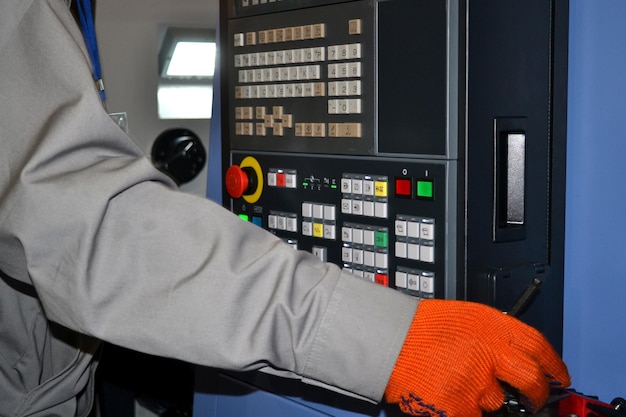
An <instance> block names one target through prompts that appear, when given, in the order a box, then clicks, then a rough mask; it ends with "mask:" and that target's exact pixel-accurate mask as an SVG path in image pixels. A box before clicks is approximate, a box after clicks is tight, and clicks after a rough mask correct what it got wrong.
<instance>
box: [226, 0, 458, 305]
mask: <svg viewBox="0 0 626 417" xmlns="http://www.w3.org/2000/svg"><path fill="white" fill-rule="evenodd" d="M300 3H302V4H298V5H297V6H299V7H296V6H295V5H294V2H287V1H276V2H271V1H242V0H236V1H234V2H230V5H229V10H230V18H231V20H230V21H229V24H228V48H229V49H228V54H227V55H226V56H227V60H228V61H227V63H225V65H226V66H227V68H228V74H230V77H229V78H228V81H227V83H226V86H227V92H226V94H227V95H228V105H227V116H226V118H227V120H228V134H227V137H228V142H229V143H228V147H229V149H230V150H229V152H228V154H227V156H226V157H225V162H226V164H227V165H228V166H229V168H228V169H227V170H226V173H225V190H226V194H225V200H226V201H228V202H229V204H228V205H229V208H230V209H231V210H232V211H234V212H235V213H237V214H238V215H239V216H240V217H241V218H242V219H244V220H246V221H250V222H253V223H255V224H257V225H258V226H260V227H263V228H266V229H268V230H270V231H271V232H273V233H275V234H276V235H277V236H279V237H281V238H282V239H283V240H284V241H285V242H286V243H288V244H290V245H292V246H293V247H294V248H295V249H300V250H306V251H309V252H311V253H313V254H314V255H315V256H317V257H319V258H320V259H321V260H323V261H328V262H334V263H336V264H338V265H340V266H342V267H343V268H345V269H348V270H350V271H352V272H353V273H354V274H357V275H359V276H361V277H363V278H364V279H367V280H370V281H374V282H377V283H379V284H381V285H385V286H389V287H392V288H396V289H398V290H401V291H404V292H407V293H409V294H411V295H414V296H418V297H423V298H432V297H454V296H455V284H454V282H446V280H447V279H450V278H446V277H452V276H455V275H456V271H455V268H456V255H455V252H456V244H457V242H456V237H455V236H456V222H455V221H449V218H453V219H454V218H455V217H456V210H457V207H456V193H457V185H456V178H457V161H456V160H455V158H454V157H455V154H456V148H457V145H456V141H457V139H456V137H454V135H452V137H450V121H451V120H454V117H453V116H454V115H453V114H451V112H450V111H449V108H450V107H452V106H451V105H450V94H451V91H453V90H454V82H455V81H452V83H451V80H450V79H449V78H447V74H448V73H449V71H448V64H449V47H448V46H447V45H448V43H449V42H448V40H447V36H448V33H449V32H448V27H449V23H448V20H449V15H448V10H447V7H446V3H445V2H427V1H416V0H411V1H407V0H404V1H402V0H401V1H394V2H388V3H385V2H383V3H380V4H378V3H376V2H370V1H348V2H332V1H307V2H300ZM303 4H304V5H306V6H308V7H302V6H303ZM416 16H417V17H416ZM408 17H411V18H410V19H409V18H408ZM381 27H384V28H385V30H384V31H383V30H380V28H381ZM394 27H396V30H395V31H394V30H393V29H394ZM400 58H401V59H402V61H401V62H398V59H400ZM391 62H397V64H394V65H389V64H390V63H391ZM452 128H453V131H454V129H455V127H454V126H453V127H452Z"/></svg>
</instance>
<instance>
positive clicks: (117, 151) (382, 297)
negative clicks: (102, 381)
mask: <svg viewBox="0 0 626 417" xmlns="http://www.w3.org/2000/svg"><path fill="white" fill-rule="evenodd" d="M22 4H23V6H22V9H21V11H23V12H24V14H23V16H21V17H20V19H19V20H17V21H18V22H19V23H20V24H19V27H18V28H17V31H16V32H15V34H14V35H13V36H11V38H10V39H8V40H7V39H4V38H3V39H2V42H3V44H2V45H0V48H1V49H0V91H2V97H3V100H2V101H3V104H2V107H1V111H0V117H1V118H2V119H1V120H2V122H1V123H0V132H1V135H2V155H1V156H0V159H1V164H0V165H1V166H3V168H0V169H1V170H3V172H2V174H3V175H2V179H0V181H2V183H0V184H1V186H2V187H1V192H2V200H3V201H2V206H1V207H2V214H1V216H2V218H1V220H0V221H1V224H2V226H1V227H2V231H1V234H0V236H1V237H0V239H2V240H1V241H0V242H1V244H2V248H3V250H6V251H7V252H6V253H8V252H11V253H13V254H14V255H15V256H6V257H4V256H3V257H2V260H1V261H0V262H1V265H0V269H2V270H3V271H4V272H5V273H7V274H9V275H11V276H13V277H15V278H18V279H21V280H23V281H25V282H32V283H33V285H34V287H35V288H36V291H37V294H38V296H39V297H40V299H41V302H42V304H43V307H44V310H45V312H46V315H47V317H48V318H49V319H50V320H52V321H55V322H58V323H60V324H62V325H64V326H67V327H69V328H71V329H73V330H76V331H79V332H82V333H85V334H88V335H92V336H95V337H98V338H100V339H103V340H107V341H110V342H112V343H115V344H119V345H122V346H125V347H128V348H131V349H136V350H139V351H143V352H147V353H151V354H155V355H161V356H167V357H175V358H178V359H182V360H186V361H189V362H193V363H197V364H204V365H210V366H214V367H221V368H226V369H236V370H247V369H260V368H264V367H271V368H274V369H276V370H279V371H286V372H287V373H291V374H292V375H297V376H298V377H300V378H302V379H303V380H305V381H308V382H312V383H316V384H320V385H325V386H328V387H333V388H334V389H338V390H344V391H349V392H352V393H354V394H357V395H361V396H364V397H367V398H369V399H372V400H380V399H381V398H382V395H383V391H384V389H385V386H386V383H387V380H388V378H389V375H390V373H391V369H392V368H393V364H394V362H395V360H396V357H397V355H398V352H399V351H400V348H401V346H402V342H403V340H404V337H405V335H406V331H407V329H408V327H409V324H410V322H411V320H412V317H413V314H414V311H415V308H416V304H417V301H415V300H414V299H412V298H409V297H406V296H403V295H401V294H400V293H398V292H396V291H393V290H390V289H386V288H383V287H380V286H378V285H375V284H371V283H368V282H364V281H362V280H361V279H359V278H355V277H353V276H351V275H349V274H347V273H342V272H341V271H340V269H339V268H338V267H337V266H335V265H332V264H323V263H321V262H319V261H318V260H317V259H316V258H315V257H313V256H312V255H311V254H307V253H304V252H299V253H297V252H296V251H294V250H293V249H292V248H290V247H289V246H287V245H285V244H284V243H282V241H280V240H279V239H278V238H276V237H275V236H273V235H271V234H270V233H268V232H266V231H263V230H262V229H260V228H258V227H256V226H252V225H250V224H246V223H245V222H243V221H241V220H240V219H238V218H237V217H236V216H234V215H233V214H231V213H230V212H228V211H226V210H225V209H223V208H222V207H219V206H218V205H216V204H214V203H211V202H210V201H208V200H206V199H202V198H198V197H195V196H190V195H187V194H183V193H180V192H178V191H177V190H175V188H174V186H173V184H172V182H171V181H169V180H168V178H167V177H165V176H164V175H163V174H161V173H160V172H158V171H157V170H156V169H155V168H154V167H153V166H152V164H151V163H150V162H149V161H148V160H147V159H146V158H145V157H144V156H143V155H142V154H141V153H140V151H139V150H138V149H137V148H136V146H135V145H133V144H132V142H131V140H130V139H129V138H128V137H126V135H125V134H124V133H123V132H122V131H121V130H120V129H119V128H118V127H117V126H116V125H115V123H113V122H112V121H111V120H110V118H109V116H108V115H107V113H106V111H105V110H104V109H103V108H102V106H101V104H100V102H99V97H98V94H97V92H96V90H95V86H94V83H93V80H92V79H91V74H90V68H89V61H88V57H87V53H86V52H85V50H84V47H83V43H82V38H81V34H80V33H79V32H78V29H77V27H76V25H75V24H74V22H73V20H72V18H71V16H70V14H69V13H68V11H67V9H66V7H65V5H64V3H63V2H62V1H58V0H57V1H54V0H47V1H44V0H38V1H23V2H22ZM212 140H219V138H212ZM4 170H6V171H4ZM5 174H6V175H5Z"/></svg>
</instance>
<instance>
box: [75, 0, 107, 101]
mask: <svg viewBox="0 0 626 417" xmlns="http://www.w3.org/2000/svg"><path fill="white" fill-rule="evenodd" d="M76 3H77V4H76V5H77V6H78V7H77V8H78V17H79V20H80V26H81V29H82V31H83V37H84V38H85V43H86V44H87V50H88V52H89V57H90V58H91V66H92V74H93V78H94V80H95V81H96V85H97V86H98V90H99V92H100V99H101V100H102V102H104V100H105V98H106V96H105V94H104V82H103V81H102V70H101V68H100V55H99V53H98V41H97V40H96V27H95V24H94V18H93V11H92V10H91V0H76Z"/></svg>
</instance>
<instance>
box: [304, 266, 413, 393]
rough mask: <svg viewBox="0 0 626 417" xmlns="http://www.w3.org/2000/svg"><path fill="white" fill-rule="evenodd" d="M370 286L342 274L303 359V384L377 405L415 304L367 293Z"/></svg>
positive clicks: (394, 294)
mask: <svg viewBox="0 0 626 417" xmlns="http://www.w3.org/2000/svg"><path fill="white" fill-rule="evenodd" d="M371 285H378V284H373V283H371V282H367V281H365V280H363V279H361V278H358V277H355V276H354V275H352V274H349V273H346V272H342V275H341V278H340V279H339V281H338V283H337V287H336V289H335V291H334V293H333V296H332V298H331V300H330V302H329V304H328V308H327V311H326V312H325V314H324V317H323V319H322V323H321V324H320V327H319V330H318V334H317V336H316V338H315V343H314V345H313V347H312V349H311V353H310V355H309V357H308V359H307V362H306V365H305V368H304V372H303V374H304V378H303V381H304V382H306V383H309V384H313V385H319V386H323V387H325V388H329V389H333V390H335V391H338V392H342V393H346V392H345V391H348V392H351V393H354V394H357V395H360V396H363V397H365V398H367V399H370V400H373V401H376V402H378V401H380V400H381V399H382V396H383V394H384V391H385V388H386V386H387V382H388V380H389V377H390V375H391V372H392V370H393V367H394V365H395V362H396V360H397V357H398V355H399V353H400V349H401V348H402V345H403V343H404V339H405V337H406V334H407V332H408V329H409V326H410V325H411V322H412V320H413V317H414V315H415V310H416V308H417V299H415V298H413V297H409V296H406V295H404V294H401V293H400V292H398V291H396V290H392V289H387V290H386V291H371V288H369V287H370V286H371ZM368 288H369V290H368ZM355 317H359V318H360V319H359V320H354V318H355ZM391 317H393V318H394V320H393V321H390V318H391ZM320 381H324V383H322V382H320ZM329 384H330V386H329ZM344 390H345V391H344Z"/></svg>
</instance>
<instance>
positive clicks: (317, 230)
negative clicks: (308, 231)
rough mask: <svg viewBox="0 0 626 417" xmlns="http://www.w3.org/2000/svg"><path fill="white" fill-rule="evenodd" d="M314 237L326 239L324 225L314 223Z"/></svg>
mask: <svg viewBox="0 0 626 417" xmlns="http://www.w3.org/2000/svg"><path fill="white" fill-rule="evenodd" d="M313 236H314V237H320V238H323V237H324V224H322V223H313Z"/></svg>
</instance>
